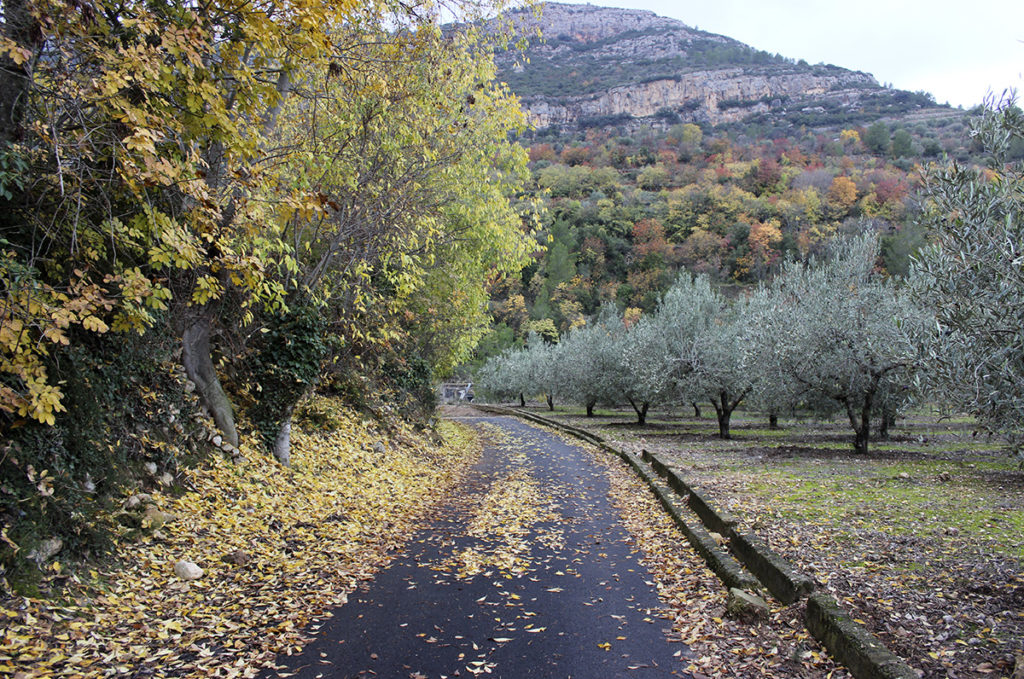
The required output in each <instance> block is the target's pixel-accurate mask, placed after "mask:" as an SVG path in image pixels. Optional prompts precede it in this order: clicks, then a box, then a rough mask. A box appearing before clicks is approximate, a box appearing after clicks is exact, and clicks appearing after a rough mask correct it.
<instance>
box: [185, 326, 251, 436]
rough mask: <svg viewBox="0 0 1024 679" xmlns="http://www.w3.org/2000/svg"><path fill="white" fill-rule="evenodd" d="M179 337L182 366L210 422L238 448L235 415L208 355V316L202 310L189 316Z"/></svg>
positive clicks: (211, 359) (209, 331)
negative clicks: (207, 411)
mask: <svg viewBox="0 0 1024 679" xmlns="http://www.w3.org/2000/svg"><path fill="white" fill-rule="evenodd" d="M185 323H186V325H185V328H184V331H183V332H182V334H181V348H182V359H181V360H182V363H183V364H184V366H185V372H186V373H187V374H188V378H189V379H190V380H192V381H193V382H194V383H195V385H196V392H197V393H198V394H199V399H200V400H201V401H202V403H203V405H204V406H206V409H207V410H209V411H210V415H212V416H213V421H214V422H215V423H216V424H217V428H218V429H220V432H221V435H222V436H223V437H224V440H225V441H227V442H228V443H230V444H231V445H233V446H237V445H238V431H237V430H236V429H235V413H234V411H233V410H232V408H231V400H230V399H229V398H228V395H227V394H225V393H224V388H223V387H222V386H221V384H220V378H219V377H218V376H217V369H216V368H215V367H214V365H213V358H212V357H211V355H210V333H211V329H210V316H209V314H208V313H205V312H204V311H203V310H200V311H199V313H198V314H196V315H194V316H190V317H189V318H188V319H186V321H185Z"/></svg>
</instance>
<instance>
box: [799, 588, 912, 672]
mask: <svg viewBox="0 0 1024 679" xmlns="http://www.w3.org/2000/svg"><path fill="white" fill-rule="evenodd" d="M804 624H805V625H807V629H808V631H810V633H811V634H812V635H814V638H815V639H817V640H818V641H820V642H821V643H822V645H823V646H824V647H825V648H827V649H828V651H829V653H831V654H832V655H833V656H834V657H835V659H836V660H838V661H839V662H841V663H843V664H844V665H846V667H848V668H849V669H850V672H851V673H852V674H853V676H855V677H857V679H917V676H918V675H917V672H915V671H914V670H912V669H911V668H910V667H909V666H907V665H906V664H905V663H904V662H903V661H902V660H900V658H899V657H897V656H896V655H895V654H894V653H893V652H892V651H890V650H889V649H887V648H886V647H885V646H884V645H882V643H881V642H880V641H878V639H876V638H875V637H873V636H872V635H871V634H869V633H868V631H867V630H866V629H864V628H863V627H862V626H860V625H859V624H857V623H855V622H854V621H853V620H852V619H851V618H850V616H849V615H847V614H846V613H845V612H843V610H842V609H841V608H840V607H839V604H838V603H837V602H836V600H835V599H833V598H832V597H831V596H829V595H828V594H826V593H824V592H817V593H815V594H812V595H811V596H810V597H808V599H807V611H806V613H805V615H804Z"/></svg>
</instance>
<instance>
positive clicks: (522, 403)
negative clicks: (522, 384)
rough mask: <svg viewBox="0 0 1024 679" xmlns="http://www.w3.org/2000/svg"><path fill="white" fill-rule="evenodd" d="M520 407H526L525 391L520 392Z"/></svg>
mask: <svg viewBox="0 0 1024 679" xmlns="http://www.w3.org/2000/svg"><path fill="white" fill-rule="evenodd" d="M519 407H520V408H525V407H526V397H525V396H523V392H519Z"/></svg>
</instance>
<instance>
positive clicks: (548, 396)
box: [544, 394, 555, 412]
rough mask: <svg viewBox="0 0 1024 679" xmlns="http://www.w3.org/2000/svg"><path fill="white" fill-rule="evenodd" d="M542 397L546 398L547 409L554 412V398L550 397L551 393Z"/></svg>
mask: <svg viewBox="0 0 1024 679" xmlns="http://www.w3.org/2000/svg"><path fill="white" fill-rule="evenodd" d="M544 398H545V399H547V402H548V410H550V411H551V412H554V411H555V401H554V399H552V398H551V394H547V395H545V397H544Z"/></svg>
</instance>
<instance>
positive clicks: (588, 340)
mask: <svg viewBox="0 0 1024 679" xmlns="http://www.w3.org/2000/svg"><path fill="white" fill-rule="evenodd" d="M625 332H626V326H625V325H624V324H623V322H622V317H621V314H620V313H619V311H618V309H617V308H616V307H615V305H613V304H606V305H604V306H603V307H601V310H600V311H599V312H598V314H597V316H595V317H594V318H593V319H591V320H590V322H589V323H587V324H586V325H585V326H582V327H579V328H575V329H573V330H572V331H570V332H569V334H568V335H567V336H566V337H565V338H564V339H563V340H562V342H561V357H560V358H561V368H562V375H563V379H564V380H565V383H564V385H563V386H564V392H565V394H564V395H565V398H567V399H569V400H571V401H572V402H574V403H577V404H579V405H582V406H583V407H585V408H586V409H587V417H593V416H594V407H595V406H596V405H597V404H599V403H601V404H609V405H611V404H615V403H618V402H620V401H621V400H622V393H621V391H620V390H619V389H618V386H617V384H616V381H615V379H614V375H615V373H616V370H617V369H618V366H619V350H620V346H619V341H620V340H621V338H622V337H623V335H624V334H625Z"/></svg>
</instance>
